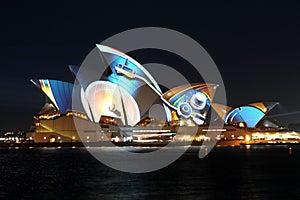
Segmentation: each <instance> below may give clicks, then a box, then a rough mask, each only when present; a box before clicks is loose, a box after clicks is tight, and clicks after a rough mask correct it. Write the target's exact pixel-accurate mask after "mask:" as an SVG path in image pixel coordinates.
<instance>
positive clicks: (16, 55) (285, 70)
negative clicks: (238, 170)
mask: <svg viewBox="0 0 300 200" xmlns="http://www.w3.org/2000/svg"><path fill="white" fill-rule="evenodd" d="M40 2H42V3H39V4H38V3H27V2H26V3H25V2H23V3H22V2H17V1H7V2H1V3H0V20H1V24H0V26H1V31H0V58H1V63H0V65H1V74H0V77H1V78H0V89H1V98H0V109H1V118H0V132H2V131H8V130H20V129H22V130H28V129H29V127H30V125H31V124H32V122H33V120H32V116H33V115H34V114H36V113H38V111H40V109H41V107H42V106H43V104H44V99H45V97H44V95H43V94H42V92H41V91H39V90H38V89H37V88H36V87H35V86H34V85H33V84H31V83H30V82H29V80H30V79H31V78H52V79H60V80H66V81H73V77H72V75H71V73H70V72H69V70H68V65H69V64H75V65H80V64H81V62H82V61H83V59H84V58H85V56H86V55H87V54H88V53H89V52H90V51H91V50H92V49H93V48H94V47H95V44H96V43H99V42H101V41H102V40H104V39H106V38H107V37H110V36H112V35H114V34H116V33H119V32H121V31H125V30H128V29H131V28H137V27H144V26H157V27H165V28H170V29H174V30H177V31H180V32H182V33H184V34H186V35H188V36H190V37H192V38H193V39H195V40H196V41H198V42H199V43H200V44H201V45H202V46H203V47H204V48H205V49H206V50H207V51H208V53H209V54H210V55H211V57H212V58H213V60H214V61H215V63H216V64H217V66H218V68H219V70H220V72H221V74H222V76H223V80H224V83H225V87H226V92H227V97H228V99H227V101H228V105H231V106H238V105H242V104H247V103H251V102H257V101H279V102H280V106H279V107H278V108H277V109H276V110H274V111H273V112H272V113H270V114H276V113H280V112H283V113H285V112H294V111H299V110H300V92H299V85H300V57H299V55H300V12H299V6H298V5H295V4H293V5H292V4H290V5H288V4H280V3H276V2H273V1H272V3H269V2H265V1H251V2H252V3H248V4H245V5H242V4H241V3H238V2H239V1H238V2H233V1H226V3H225V1H224V2H222V3H216V4H215V5H211V4H207V3H206V4H200V5H199V4H197V5H196V4H195V5H193V4H191V3H189V4H187V3H186V2H187V1H170V2H167V1H165V3H162V1H159V2H156V3H155V2H153V1H131V2H130V3H129V2H127V1H126V2H125V1H123V3H121V4H119V3H117V2H115V1H114V2H112V3H103V2H98V3H97V4H92V3H86V2H85V1H82V4H80V3H75V2H68V3H61V2H60V3H51V1H45V2H44V1H40ZM83 2H85V3H83ZM171 2H172V3H171ZM136 59H137V60H139V59H140V60H142V59H143V58H142V57H141V58H136ZM150 60H151V59H150ZM156 61H157V60H156ZM277 120H278V122H279V123H282V124H288V123H295V122H300V114H299V115H293V116H289V117H281V118H278V119H277Z"/></svg>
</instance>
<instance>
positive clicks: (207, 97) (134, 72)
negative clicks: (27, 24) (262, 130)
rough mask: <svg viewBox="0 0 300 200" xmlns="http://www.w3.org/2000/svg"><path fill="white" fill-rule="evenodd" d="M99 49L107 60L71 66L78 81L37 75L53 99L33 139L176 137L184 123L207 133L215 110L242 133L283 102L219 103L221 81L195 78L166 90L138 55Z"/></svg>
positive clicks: (37, 121) (186, 127)
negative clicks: (217, 93)
mask: <svg viewBox="0 0 300 200" xmlns="http://www.w3.org/2000/svg"><path fill="white" fill-rule="evenodd" d="M97 50H98V53H99V59H100V60H101V61H102V64H101V65H99V67H98V66H97V67H96V70H89V69H87V68H84V67H82V66H81V67H79V66H73V65H70V66H69V69H70V71H71V73H72V74H73V76H74V78H75V80H74V83H69V82H64V81H59V80H52V79H35V80H31V82H32V83H33V84H35V85H36V86H37V87H38V88H39V89H40V90H41V91H42V92H43V93H44V94H45V95H46V96H47V98H48V99H49V100H50V101H49V102H47V104H46V105H45V107H44V108H43V109H42V111H41V112H40V113H39V114H38V115H37V116H35V127H36V129H35V131H34V132H31V133H29V136H30V137H31V138H32V140H34V141H35V142H76V141H84V142H98V141H102V140H105V139H107V138H108V139H109V140H112V141H114V142H119V141H124V142H135V141H139V142H147V141H148V142H160V141H163V142H166V141H168V142H170V141H173V140H175V139H176V137H177V141H178V139H180V138H181V139H182V138H184V137H185V136H186V135H183V136H182V134H181V136H179V135H180V134H178V130H179V129H178V127H179V126H180V127H183V128H182V129H181V130H184V132H185V133H188V132H189V127H193V130H195V127H199V128H197V129H196V130H197V134H196V135H197V136H198V138H199V137H200V138H201V139H203V138H207V136H205V135H206V134H208V132H209V131H211V130H208V129H207V117H208V116H209V113H210V112H212V110H213V111H214V112H216V113H217V114H218V116H219V117H218V118H219V120H221V121H222V123H224V124H225V127H224V128H221V129H220V130H223V132H224V133H223V134H226V132H228V131H227V129H228V130H229V129H230V128H228V127H231V129H232V130H233V129H235V130H243V131H236V133H238V132H239V134H240V135H241V136H242V135H243V137H245V135H246V134H248V131H246V132H245V130H246V129H247V130H249V129H254V128H255V127H256V126H257V124H258V123H259V122H260V121H261V120H262V119H263V118H264V116H265V115H266V114H267V113H268V112H269V111H270V110H271V109H272V108H273V107H274V106H276V105H277V103H276V102H275V103H264V102H260V103H253V104H248V105H244V106H239V107H236V108H231V107H228V106H226V105H220V104H216V103H214V102H213V98H214V94H215V91H216V90H217V87H218V85H217V84H206V83H193V84H186V85H179V86H177V87H174V88H171V89H169V90H166V91H163V90H162V89H161V87H160V86H159V84H158V83H157V82H156V81H155V79H154V77H152V75H151V74H150V72H148V71H147V69H146V68H144V67H143V66H142V65H141V64H139V63H138V62H137V61H136V60H134V59H133V58H131V57H129V56H128V55H126V54H124V53H122V52H120V51H118V50H116V49H113V48H111V47H108V46H104V45H97ZM153 105H158V106H160V108H161V109H158V111H157V112H159V114H158V115H157V116H153V113H151V111H149V110H151V109H150V108H151V107H152V106H153ZM76 124H80V128H79V127H78V126H76ZM237 124H238V125H237ZM241 124H242V125H241ZM97 127H100V128H97ZM226 127H227V129H226ZM216 130H217V129H216ZM229 132H230V131H229ZM177 134H178V135H177ZM229 134H231V132H230V133H229ZM176 135H177V136H176ZM236 135H237V136H236V137H238V134H236ZM185 138H187V137H185ZM192 139H195V138H194V137H192Z"/></svg>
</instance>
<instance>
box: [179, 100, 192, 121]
mask: <svg viewBox="0 0 300 200" xmlns="http://www.w3.org/2000/svg"><path fill="white" fill-rule="evenodd" d="M177 113H178V115H179V116H182V117H184V118H189V117H190V116H191V114H192V108H191V106H190V105H189V104H188V103H182V104H180V105H179V106H178V109H177Z"/></svg>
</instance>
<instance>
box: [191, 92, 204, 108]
mask: <svg viewBox="0 0 300 200" xmlns="http://www.w3.org/2000/svg"><path fill="white" fill-rule="evenodd" d="M206 99H207V97H206V96H205V94H203V93H201V92H197V93H196V94H194V95H193V96H192V97H191V99H190V104H191V106H192V107H193V108H194V109H196V110H203V109H204V108H205V106H206Z"/></svg>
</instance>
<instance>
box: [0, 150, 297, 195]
mask: <svg viewBox="0 0 300 200" xmlns="http://www.w3.org/2000/svg"><path fill="white" fill-rule="evenodd" d="M290 147H291V148H290ZM0 166H1V174H0V198H1V199H185V200H188V199H193V200H194V199H299V198H300V171H299V169H300V146H296V145H295V146H288V145H278V146H264V145H257V146H251V147H246V146H242V147H215V148H214V149H213V151H212V152H210V153H209V154H208V156H207V157H205V158H204V159H199V158H198V147H193V148H192V149H190V150H189V151H188V152H186V153H185V154H184V155H183V156H182V157H181V158H180V159H179V160H177V161H175V162H174V163H173V164H171V165H169V166H168V167H166V168H163V169H161V170H158V171H155V172H151V173H146V174H130V173H124V172H119V171H116V170H114V169H110V168H109V167H107V166H105V165H103V164H101V163H99V162H98V161H97V160H96V159H95V158H93V157H92V156H91V155H90V154H89V153H88V151H87V150H86V149H85V148H10V149H8V148H3V149H0Z"/></svg>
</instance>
